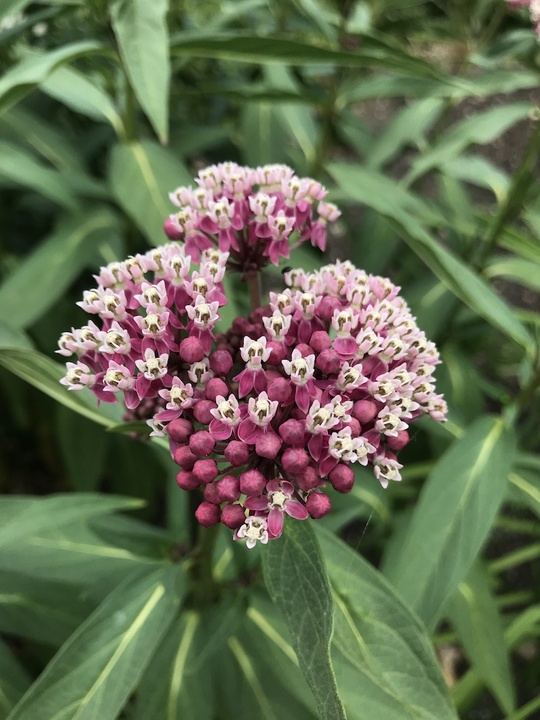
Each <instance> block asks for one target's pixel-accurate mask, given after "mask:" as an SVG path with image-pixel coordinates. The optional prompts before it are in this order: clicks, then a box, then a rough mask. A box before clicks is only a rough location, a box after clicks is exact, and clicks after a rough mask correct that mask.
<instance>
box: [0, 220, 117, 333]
mask: <svg viewBox="0 0 540 720" xmlns="http://www.w3.org/2000/svg"><path fill="white" fill-rule="evenodd" d="M117 231H118V219H117V217H116V216H115V215H114V214H113V213H112V212H111V211H110V210H109V209H107V208H104V207H102V208H94V209H93V210H91V211H88V212H85V213H79V214H77V215H75V216H70V217H67V218H63V219H62V220H61V221H60V223H59V224H58V227H57V228H56V229H55V230H54V232H53V233H52V234H51V235H49V237H48V238H46V239H45V240H44V241H43V242H42V243H41V244H40V245H38V247H37V248H36V249H35V250H34V251H33V252H32V253H31V254H30V255H28V256H27V257H25V258H24V259H23V260H22V261H21V263H20V264H19V265H18V267H17V268H16V269H15V271H14V272H12V273H11V274H10V275H9V276H8V278H7V279H6V280H5V281H4V282H3V283H2V285H0V306H1V307H2V308H3V309H4V312H5V317H6V318H9V324H10V325H11V326H13V327H14V328H27V327H29V326H30V325H32V324H33V323H34V322H35V321H36V320H38V319H39V318H40V317H41V316H42V315H44V314H45V313H46V312H47V310H48V309H49V308H50V307H52V306H53V305H54V303H55V302H56V301H57V300H58V299H59V298H60V297H61V296H62V295H63V293H64V292H65V291H66V289H67V288H68V287H69V286H70V285H71V283H72V282H73V281H74V280H75V278H76V277H77V276H78V275H79V273H80V272H81V270H82V269H83V268H84V267H85V266H86V265H87V264H89V263H90V262H91V261H92V260H94V259H95V258H96V256H97V254H98V243H101V242H103V240H105V239H107V236H108V235H111V236H113V238H114V237H115V235H116V234H117Z"/></svg>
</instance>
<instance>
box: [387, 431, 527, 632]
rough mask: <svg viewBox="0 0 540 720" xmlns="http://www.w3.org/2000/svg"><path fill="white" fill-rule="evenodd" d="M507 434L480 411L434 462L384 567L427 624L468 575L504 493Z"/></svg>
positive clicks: (510, 453) (509, 440)
mask: <svg viewBox="0 0 540 720" xmlns="http://www.w3.org/2000/svg"><path fill="white" fill-rule="evenodd" d="M514 443H515V441H514V438H513V436H512V435H511V434H510V433H509V431H507V430H505V428H504V425H503V422H502V420H500V419H496V418H492V417H481V418H479V419H477V420H476V422H474V423H473V424H472V425H470V426H469V427H468V428H467V429H466V431H465V433H464V435H463V437H462V438H460V439H459V440H457V441H455V442H454V443H453V444H452V445H451V447H450V448H449V449H448V450H447V452H446V453H445V454H444V455H443V456H442V458H441V459H440V460H439V462H438V463H437V464H436V465H435V467H434V469H433V471H432V472H431V473H430V475H429V478H428V480H427V482H426V484H425V485H424V487H423V489H422V492H421V494H420V500H419V502H418V504H417V505H416V508H415V510H414V513H413V516H412V519H411V522H410V524H409V527H408V531H407V533H406V534H405V538H404V540H403V542H402V543H401V545H400V546H399V547H395V548H394V549H395V553H394V555H393V556H392V557H391V558H387V559H386V564H385V574H386V576H387V577H388V578H389V579H390V580H391V581H392V583H393V584H394V585H395V587H396V588H397V590H398V592H399V593H400V594H401V596H402V597H403V599H404V600H405V601H406V602H407V603H408V604H409V605H410V606H411V608H412V609H413V610H415V611H416V612H417V613H418V614H419V616H420V618H421V619H422V620H423V621H424V622H425V623H426V625H427V626H428V627H433V626H434V624H435V622H436V621H437V619H438V618H439V616H440V612H441V608H442V606H443V604H444V603H445V602H446V600H447V599H448V597H449V596H450V595H451V594H452V593H453V592H454V590H455V589H456V587H457V586H458V584H459V583H460V582H461V581H462V580H463V578H464V577H465V576H466V575H467V573H468V571H469V569H470V567H471V565H472V563H473V561H474V559H475V558H476V556H477V554H478V552H479V551H480V549H481V547H482V545H483V543H484V541H485V539H486V537H487V535H488V532H489V530H490V529H491V526H492V524H493V520H494V518H495V516H496V514H497V511H498V509H499V506H500V504H501V502H502V500H503V498H504V495H505V492H506V485H507V479H508V473H509V471H510V466H511V463H512V456H513V452H514Z"/></svg>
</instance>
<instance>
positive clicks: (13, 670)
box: [0, 640, 31, 720]
mask: <svg viewBox="0 0 540 720" xmlns="http://www.w3.org/2000/svg"><path fill="white" fill-rule="evenodd" d="M30 683H31V680H30V676H29V675H28V673H27V672H26V671H25V670H24V669H23V668H22V667H21V665H19V662H18V660H17V659H16V657H15V655H14V654H13V653H12V652H11V650H10V649H9V648H8V646H7V645H6V644H5V643H4V641H3V640H0V720H6V718H7V717H8V715H9V714H10V712H11V711H12V710H13V708H14V707H15V705H16V704H17V702H18V701H19V700H20V698H21V697H22V695H23V694H24V693H25V692H26V690H27V689H28V687H29V686H30Z"/></svg>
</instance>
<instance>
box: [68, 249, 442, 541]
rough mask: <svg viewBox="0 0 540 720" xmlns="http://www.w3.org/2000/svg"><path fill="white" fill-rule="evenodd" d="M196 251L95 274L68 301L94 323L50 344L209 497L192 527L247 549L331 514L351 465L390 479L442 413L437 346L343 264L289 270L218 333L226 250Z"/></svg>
mask: <svg viewBox="0 0 540 720" xmlns="http://www.w3.org/2000/svg"><path fill="white" fill-rule="evenodd" d="M197 255H198V259H199V265H198V269H193V268H192V267H191V258H190V256H189V254H188V253H187V251H186V246H185V245H180V244H178V243H169V244H167V245H164V246H161V247H158V248H155V249H152V250H150V251H148V252H147V253H145V254H144V255H136V256H134V257H130V258H128V259H127V260H126V261H124V262H120V263H113V264H110V265H108V266H107V267H105V268H102V269H101V272H100V274H99V275H97V276H96V280H97V282H98V287H97V288H95V289H94V290H90V291H87V292H85V293H84V296H83V299H82V301H81V302H80V303H79V305H80V306H81V307H82V308H83V309H84V310H85V311H86V312H87V313H89V314H91V315H93V316H94V320H95V321H94V320H90V321H89V322H88V324H87V325H85V326H84V327H82V328H79V329H75V330H71V332H66V333H63V334H62V336H61V338H60V341H59V350H58V352H59V353H60V354H61V355H65V356H69V355H71V354H75V355H76V356H77V360H76V362H68V363H67V368H68V370H67V374H66V377H65V378H64V379H63V380H62V381H61V382H62V383H63V384H64V385H66V386H67V387H68V388H69V389H70V390H81V389H82V388H84V387H87V388H90V389H91V390H92V392H93V393H94V394H95V395H96V396H97V398H99V399H100V400H103V401H106V402H116V400H117V398H118V396H119V395H120V394H123V399H124V402H125V405H126V406H127V408H129V409H130V410H132V411H137V409H140V408H145V412H146V413H148V412H150V413H151V415H152V417H151V419H150V420H149V423H150V424H151V425H152V427H153V434H166V435H167V436H168V437H169V441H170V447H171V453H172V456H173V458H174V461H175V462H176V463H177V465H179V467H180V471H179V472H178V475H177V481H178V485H179V486H180V487H181V488H183V489H185V490H196V489H200V490H202V492H203V494H204V500H203V502H201V504H200V505H199V507H198V509H197V511H196V517H197V519H198V521H199V522H200V523H201V524H202V525H205V526H209V525H212V524H215V523H217V522H219V521H221V522H222V523H223V524H224V525H226V526H227V527H229V528H231V529H232V530H234V531H235V537H236V538H245V539H246V540H247V545H248V547H253V545H254V544H255V543H256V542H257V541H260V542H262V543H266V542H268V540H269V539H273V538H277V537H279V536H280V534H281V532H282V528H283V520H284V515H285V514H287V515H289V516H291V517H293V518H297V519H300V520H302V519H305V518H307V517H308V516H311V517H313V518H320V517H322V516H324V515H325V514H326V513H328V512H329V510H330V508H331V504H330V498H329V497H328V495H327V494H326V493H325V489H326V488H327V487H328V486H329V485H331V486H332V487H334V488H335V489H336V490H337V491H339V492H349V491H350V490H351V488H352V486H353V483H354V469H353V467H354V465H355V464H356V463H358V464H360V465H364V466H370V467H372V468H373V472H374V474H375V477H376V478H377V479H378V480H379V482H380V483H381V484H382V485H383V486H384V487H386V486H387V485H388V483H389V481H391V480H393V481H396V480H400V473H399V470H400V468H401V465H400V463H399V462H398V460H397V458H396V452H397V451H398V450H400V449H401V448H403V447H404V445H406V444H407V442H408V440H409V436H408V432H407V429H408V427H409V425H410V423H411V422H412V421H414V420H415V419H416V418H418V417H419V416H421V415H423V414H426V413H428V414H429V415H431V417H432V418H434V419H435V420H444V419H445V414H446V405H445V402H444V400H443V399H442V397H441V396H440V395H437V394H436V393H435V387H434V380H433V370H434V367H435V365H436V364H437V363H438V362H439V356H438V353H437V350H436V348H435V346H434V345H433V343H431V342H429V341H428V340H427V339H426V337H425V335H424V333H423V332H421V331H420V330H419V329H418V327H417V325H416V322H415V319H414V317H413V316H412V315H411V313H410V310H409V308H408V307H407V304H406V303H405V301H404V300H403V299H402V298H401V297H400V296H399V295H398V290H399V289H398V288H397V287H396V286H394V285H393V284H392V283H391V282H390V281H389V280H387V279H385V278H382V277H375V276H371V275H367V274H366V273H365V272H363V271H362V270H357V269H356V268H355V267H353V265H351V263H349V262H337V263H336V264H334V265H327V266H325V267H323V268H321V270H320V271H318V272H315V273H305V272H303V271H302V270H291V271H289V272H287V273H286V274H285V279H286V282H287V284H288V286H289V287H287V288H286V289H284V290H283V292H279V293H273V292H272V293H270V297H269V304H268V305H265V306H263V307H260V308H258V309H257V310H255V311H254V312H252V313H251V315H250V316H249V317H248V318H237V319H236V320H235V321H234V322H233V324H232V327H231V328H230V330H229V331H228V332H227V333H225V334H221V335H216V334H215V323H216V321H217V320H218V319H219V309H220V307H222V306H223V305H225V304H226V297H225V295H224V292H223V284H222V280H223V276H224V273H225V269H226V263H227V259H228V255H227V253H224V252H222V251H220V250H219V249H218V248H215V247H214V248H202V249H199V251H198V253H197Z"/></svg>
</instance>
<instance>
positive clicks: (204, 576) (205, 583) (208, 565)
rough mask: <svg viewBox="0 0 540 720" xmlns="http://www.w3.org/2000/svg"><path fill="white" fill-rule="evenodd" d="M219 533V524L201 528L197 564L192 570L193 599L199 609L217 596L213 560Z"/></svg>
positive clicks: (196, 552) (196, 551)
mask: <svg viewBox="0 0 540 720" xmlns="http://www.w3.org/2000/svg"><path fill="white" fill-rule="evenodd" d="M218 531H219V524H218V525H213V526H212V527H209V528H206V527H202V525H201V526H200V531H199V542H198V545H197V548H196V550H195V563H194V565H193V568H192V576H193V581H194V589H193V597H194V600H195V604H196V606H197V607H204V606H206V605H210V604H211V603H212V602H213V601H214V599H215V597H216V594H217V586H216V583H215V581H214V574H213V571H212V560H213V554H214V546H215V544H216V540H217V536H218Z"/></svg>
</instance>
